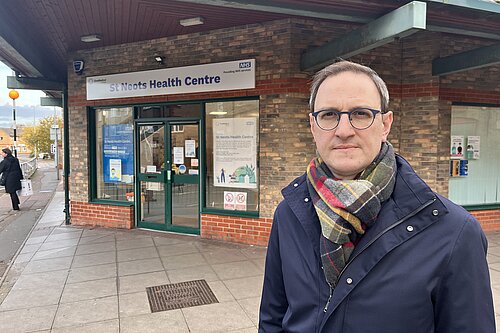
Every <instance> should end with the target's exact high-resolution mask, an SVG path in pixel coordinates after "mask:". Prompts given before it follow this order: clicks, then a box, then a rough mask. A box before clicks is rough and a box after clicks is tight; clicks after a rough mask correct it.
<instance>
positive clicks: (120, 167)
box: [102, 124, 134, 183]
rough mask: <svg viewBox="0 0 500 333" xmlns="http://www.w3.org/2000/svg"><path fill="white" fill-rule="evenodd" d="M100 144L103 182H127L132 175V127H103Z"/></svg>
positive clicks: (123, 125) (127, 125)
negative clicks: (101, 147) (101, 144)
mask: <svg viewBox="0 0 500 333" xmlns="http://www.w3.org/2000/svg"><path fill="white" fill-rule="evenodd" d="M102 142H103V153H102V154H103V169H104V182H106V183H120V182H128V181H127V180H128V179H132V175H133V174H134V127H133V126H132V125H130V124H118V125H104V126H103V128H102ZM124 176H126V177H124Z"/></svg>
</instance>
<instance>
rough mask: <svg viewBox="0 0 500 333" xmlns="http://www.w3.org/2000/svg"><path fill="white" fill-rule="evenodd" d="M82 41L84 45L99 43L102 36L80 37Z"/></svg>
mask: <svg viewBox="0 0 500 333" xmlns="http://www.w3.org/2000/svg"><path fill="white" fill-rule="evenodd" d="M80 40H81V41H82V42H84V43H92V42H98V41H100V40H101V35H97V34H94V35H85V36H82V37H80Z"/></svg>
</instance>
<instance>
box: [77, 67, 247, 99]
mask: <svg viewBox="0 0 500 333" xmlns="http://www.w3.org/2000/svg"><path fill="white" fill-rule="evenodd" d="M253 88H255V59H244V60H237V61H228V62H219V63H213V64H205V65H195V66H186V67H176V68H162V69H156V70H149V71H140V72H130V73H121V74H111V75H99V76H90V77H87V100H89V101H91V100H99V99H113V98H127V97H142V96H155V95H171V94H187V93H197V92H209V91H225V90H237V89H253Z"/></svg>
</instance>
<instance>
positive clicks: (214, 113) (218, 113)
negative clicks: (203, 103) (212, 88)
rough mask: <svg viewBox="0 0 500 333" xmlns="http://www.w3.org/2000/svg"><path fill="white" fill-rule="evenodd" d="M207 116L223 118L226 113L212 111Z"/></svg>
mask: <svg viewBox="0 0 500 333" xmlns="http://www.w3.org/2000/svg"><path fill="white" fill-rule="evenodd" d="M208 114H209V115H212V116H223V115H225V114H227V111H212V112H209V113H208Z"/></svg>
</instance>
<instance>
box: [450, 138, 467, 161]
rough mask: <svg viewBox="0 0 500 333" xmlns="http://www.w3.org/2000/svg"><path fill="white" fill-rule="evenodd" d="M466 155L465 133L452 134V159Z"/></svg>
mask: <svg viewBox="0 0 500 333" xmlns="http://www.w3.org/2000/svg"><path fill="white" fill-rule="evenodd" d="M463 156H464V137H463V135H452V136H451V147H450V157H451V158H452V159H461V158H462V157H463Z"/></svg>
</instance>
